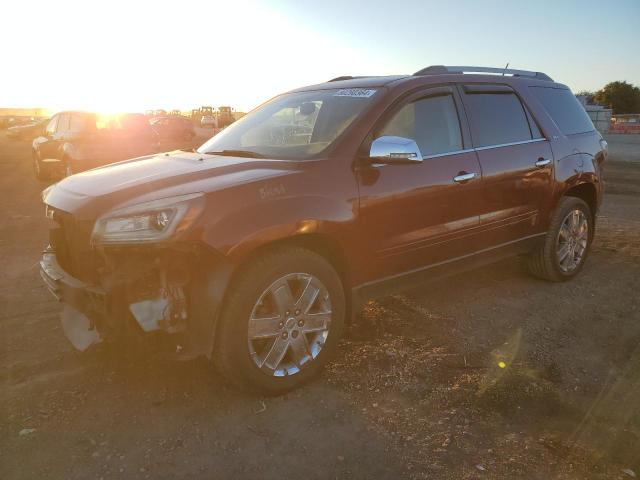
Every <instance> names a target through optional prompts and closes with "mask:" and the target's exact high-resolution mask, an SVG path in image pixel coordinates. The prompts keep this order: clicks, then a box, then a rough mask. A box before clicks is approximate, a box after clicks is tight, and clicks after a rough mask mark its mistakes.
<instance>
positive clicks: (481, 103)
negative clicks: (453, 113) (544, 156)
mask: <svg viewBox="0 0 640 480" xmlns="http://www.w3.org/2000/svg"><path fill="white" fill-rule="evenodd" d="M464 101H465V105H466V107H467V112H468V113H469V117H470V120H471V132H472V135H473V144H474V146H476V147H487V146H490V145H502V144H505V143H513V142H523V141H527V140H531V139H532V135H531V130H530V128H529V121H528V120H527V115H526V113H525V110H524V107H523V106H522V103H521V102H520V99H519V98H518V97H517V96H516V95H515V94H514V93H467V94H466V95H465V97H464Z"/></svg>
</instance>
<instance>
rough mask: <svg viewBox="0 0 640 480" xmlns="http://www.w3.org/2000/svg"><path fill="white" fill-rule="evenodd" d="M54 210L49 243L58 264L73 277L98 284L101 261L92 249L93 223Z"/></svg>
mask: <svg viewBox="0 0 640 480" xmlns="http://www.w3.org/2000/svg"><path fill="white" fill-rule="evenodd" d="M48 209H50V210H53V213H52V215H49V216H50V217H51V216H52V218H53V220H54V222H55V225H54V227H53V228H52V229H51V230H50V231H49V243H50V244H51V246H52V247H53V249H54V250H55V252H56V258H57V260H58V264H59V265H60V266H61V267H62V268H63V269H64V270H65V271H66V272H67V273H69V274H70V275H71V276H73V277H75V278H77V279H79V280H82V281H85V282H90V283H96V281H97V277H98V268H99V266H100V259H99V257H98V255H97V254H96V252H95V251H94V250H93V248H92V247H91V243H90V242H91V230H92V228H93V222H87V221H78V220H76V219H75V218H74V217H73V215H71V214H70V213H68V212H65V211H63V210H59V209H51V207H48Z"/></svg>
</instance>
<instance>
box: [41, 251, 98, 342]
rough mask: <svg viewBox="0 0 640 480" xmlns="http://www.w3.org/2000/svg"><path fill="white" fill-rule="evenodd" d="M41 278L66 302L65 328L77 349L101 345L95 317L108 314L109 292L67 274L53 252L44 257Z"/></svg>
mask: <svg viewBox="0 0 640 480" xmlns="http://www.w3.org/2000/svg"><path fill="white" fill-rule="evenodd" d="M40 276H41V277H42V280H44V283H45V285H46V286H47V288H48V289H49V291H50V292H51V293H52V295H53V296H54V297H55V298H56V299H57V300H58V301H60V302H64V303H65V306H64V309H63V311H62V328H63V330H64V333H65V335H66V336H67V338H68V339H69V341H70V342H71V343H72V344H73V346H74V347H75V348H77V349H78V350H80V351H84V350H86V349H87V348H89V347H90V346H91V345H94V344H96V343H99V342H100V341H101V336H100V334H99V332H98V330H97V328H96V325H95V322H94V321H93V320H91V318H92V317H94V316H96V315H102V314H103V313H104V311H105V298H106V292H105V291H104V290H103V289H101V288H99V287H96V286H93V285H89V284H87V283H85V282H83V281H81V280H78V279H77V278H74V277H72V276H71V275H69V274H68V273H67V272H65V271H64V270H63V269H62V267H60V265H59V264H58V260H57V258H56V255H55V252H54V251H53V250H51V249H47V250H45V252H44V253H43V255H42V259H41V260H40Z"/></svg>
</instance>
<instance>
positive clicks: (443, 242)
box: [358, 87, 482, 279]
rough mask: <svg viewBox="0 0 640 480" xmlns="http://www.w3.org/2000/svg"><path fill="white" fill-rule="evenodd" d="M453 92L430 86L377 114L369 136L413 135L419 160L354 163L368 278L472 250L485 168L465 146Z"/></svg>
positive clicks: (462, 125) (420, 265)
mask: <svg viewBox="0 0 640 480" xmlns="http://www.w3.org/2000/svg"><path fill="white" fill-rule="evenodd" d="M459 112H460V102H459V99H458V97H457V92H456V91H455V89H453V88H451V87H437V88H432V89H427V90H424V91H421V92H419V93H418V94H414V95H412V96H411V97H409V98H407V99H406V100H405V101H404V102H402V103H401V104H400V105H398V106H396V107H395V108H394V109H393V110H392V111H390V112H388V113H387V114H386V116H385V117H384V118H383V119H382V122H381V123H380V125H379V127H377V128H376V129H375V131H374V135H373V137H374V138H378V137H381V136H397V137H404V138H409V139H412V140H414V141H415V142H416V143H417V145H418V147H419V148H420V153H421V154H422V156H423V160H422V162H418V163H408V164H398V163H388V164H379V163H368V162H362V163H360V165H359V167H358V180H359V188H360V229H361V232H362V236H361V238H362V244H363V254H364V255H367V257H368V258H370V260H371V261H369V262H367V264H368V265H369V266H370V271H369V272H367V276H368V277H369V279H374V278H379V277H382V276H389V275H392V274H394V273H402V272H406V271H409V270H413V269H417V268H420V267H423V266H426V265H430V264H434V263H438V262H440V261H443V260H447V259H450V258H455V257H458V256H462V255H464V254H466V253H469V252H472V251H474V250H475V249H476V245H475V238H474V234H475V233H476V232H477V229H478V225H479V221H480V220H479V216H480V212H481V210H482V208H481V202H482V172H481V169H480V165H479V162H478V159H477V156H476V152H474V151H473V150H472V149H470V148H469V145H468V142H469V138H468V132H467V131H466V126H465V125H466V124H465V123H464V122H463V121H462V120H463V119H462V118H461V115H459Z"/></svg>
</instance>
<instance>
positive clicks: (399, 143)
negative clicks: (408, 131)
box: [369, 135, 422, 163]
mask: <svg viewBox="0 0 640 480" xmlns="http://www.w3.org/2000/svg"><path fill="white" fill-rule="evenodd" d="M369 158H370V159H371V160H372V161H374V162H379V163H419V162H422V153H420V149H419V148H418V144H417V143H416V142H415V140H412V139H410V138H404V137H394V136H390V135H386V136H383V137H378V138H376V139H375V140H374V141H373V142H371V149H370V150H369Z"/></svg>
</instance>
